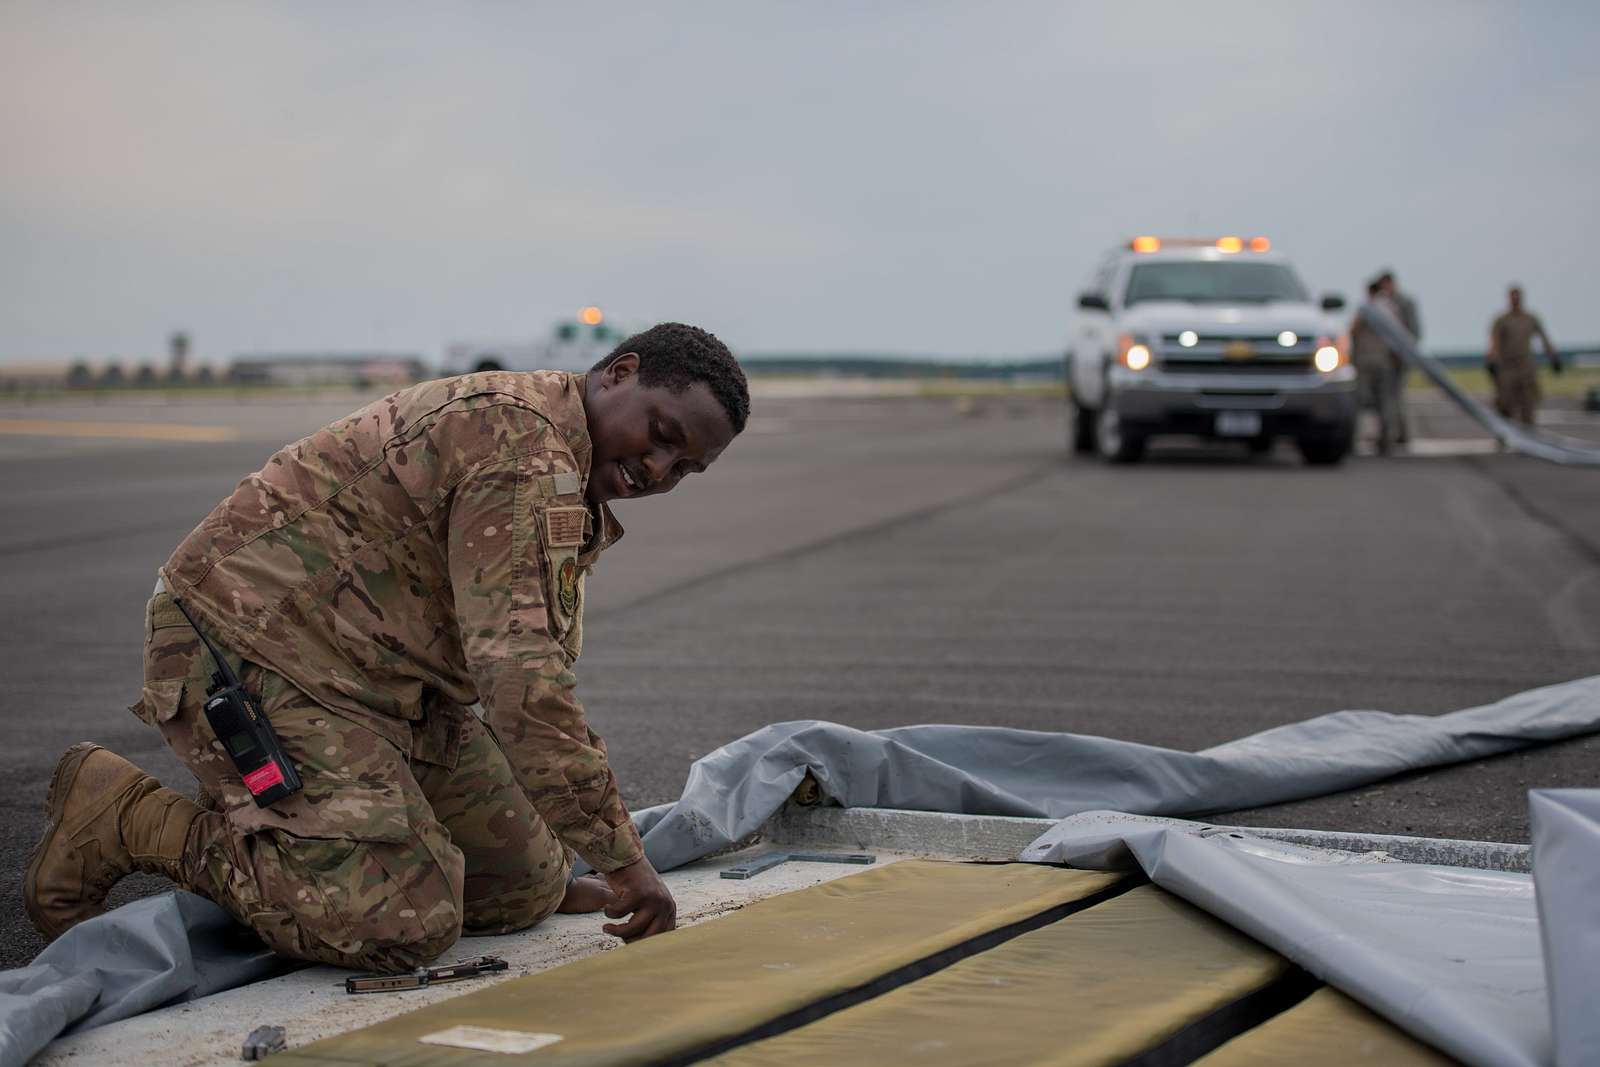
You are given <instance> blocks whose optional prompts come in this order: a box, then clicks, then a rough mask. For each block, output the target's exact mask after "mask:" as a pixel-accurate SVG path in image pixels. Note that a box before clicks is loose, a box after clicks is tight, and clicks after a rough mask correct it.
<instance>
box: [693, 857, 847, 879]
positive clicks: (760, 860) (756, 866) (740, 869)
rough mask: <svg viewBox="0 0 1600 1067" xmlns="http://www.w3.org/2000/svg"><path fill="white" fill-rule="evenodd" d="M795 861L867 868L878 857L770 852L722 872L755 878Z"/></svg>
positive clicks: (725, 874)
mask: <svg viewBox="0 0 1600 1067" xmlns="http://www.w3.org/2000/svg"><path fill="white" fill-rule="evenodd" d="M790 860H794V861H795V862H796V863H859V864H862V865H863V866H865V865H866V864H869V863H876V862H877V861H878V857H876V856H872V855H869V854H867V853H865V852H769V853H767V854H766V855H765V856H758V857H756V858H755V859H753V860H751V861H750V862H749V863H741V864H739V865H737V866H735V867H729V868H728V869H727V870H725V871H723V872H722V877H724V878H740V879H742V878H754V877H755V876H756V875H758V874H760V873H761V872H762V871H770V870H772V868H774V867H776V866H777V865H778V864H780V863H787V862H789V861H790Z"/></svg>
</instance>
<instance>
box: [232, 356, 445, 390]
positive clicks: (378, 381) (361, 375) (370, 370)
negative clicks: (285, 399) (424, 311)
mask: <svg viewBox="0 0 1600 1067" xmlns="http://www.w3.org/2000/svg"><path fill="white" fill-rule="evenodd" d="M425 377H427V366H426V365H425V364H424V363H423V361H422V358H421V357H420V356H414V355H410V354H407V353H396V352H261V353H248V354H245V355H238V356H234V357H233V362H232V363H231V364H229V366H228V380H229V381H230V382H234V383H235V384H238V385H290V386H312V385H353V386H357V387H360V388H366V387H367V386H370V385H409V384H410V383H412V382H415V381H420V380H422V379H423V378H425Z"/></svg>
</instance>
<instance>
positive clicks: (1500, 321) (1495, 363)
mask: <svg viewBox="0 0 1600 1067" xmlns="http://www.w3.org/2000/svg"><path fill="white" fill-rule="evenodd" d="M1506 299H1507V300H1508V301H1509V302H1510V305H1511V306H1510V307H1509V308H1508V309H1507V310H1505V311H1503V312H1501V313H1500V315H1499V316H1498V317H1496V318H1495V320H1494V322H1493V323H1492V324H1491V325H1490V326H1489V354H1488V362H1489V368H1490V371H1491V373H1492V374H1493V375H1494V383H1495V400H1494V406H1495V408H1496V410H1498V411H1499V412H1500V414H1502V415H1504V416H1505V417H1506V418H1508V419H1515V420H1517V421H1518V422H1521V423H1525V424H1527V425H1529V426H1532V425H1533V423H1534V417H1535V415H1536V414H1537V412H1538V410H1539V369H1538V365H1537V364H1536V363H1535V362H1534V359H1533V339H1534V338H1535V337H1538V338H1539V342H1540V343H1541V344H1542V345H1543V346H1544V354H1545V358H1547V359H1549V360H1550V369H1551V370H1553V371H1555V372H1556V373H1558V374H1559V373H1560V372H1561V355H1560V353H1558V352H1557V351H1556V347H1555V345H1553V344H1551V343H1550V338H1549V336H1548V335H1547V334H1546V333H1545V332H1544V324H1543V323H1541V322H1540V321H1539V317H1538V316H1537V315H1534V314H1533V313H1532V312H1529V311H1525V310H1523V307H1522V287H1521V286H1520V285H1512V286H1511V288H1510V289H1509V290H1508V291H1507V292H1506Z"/></svg>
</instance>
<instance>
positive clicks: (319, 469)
mask: <svg viewBox="0 0 1600 1067" xmlns="http://www.w3.org/2000/svg"><path fill="white" fill-rule="evenodd" d="M580 383H581V376H579V375H569V374H557V373H553V372H540V373H536V374H508V373H489V374H474V375H466V376H464V377H460V378H453V379H447V380H444V381H438V382H430V383H425V384H423V385H419V386H415V387H413V388H411V389H407V390H403V391H402V392H399V393H396V394H395V395H393V396H390V397H387V398H385V399H383V400H380V401H378V402H376V403H374V404H372V405H369V406H368V407H366V408H364V409H362V410H361V411H358V412H356V413H355V414H353V415H351V416H349V417H348V418H346V419H343V420H341V421H339V422H336V423H334V424H333V425H331V426H329V427H327V428H325V429H323V430H320V431H318V432H317V433H315V434H313V435H311V436H310V437H308V438H305V439H304V440H302V441H299V442H297V443H295V444H293V445H290V446H288V447H287V448H285V449H283V450H281V451H279V452H278V453H277V454H275V455H274V456H272V457H271V458H270V459H269V460H268V461H267V464H266V466H265V467H263V468H262V470H261V471H260V472H258V473H256V474H253V475H251V476H250V477H248V478H246V479H245V480H244V481H243V482H241V483H240V485H239V487H238V488H237V489H236V490H235V491H234V493H233V495H232V496H230V497H229V498H228V499H227V500H225V501H223V502H222V503H221V504H220V505H218V506H217V508H216V509H215V510H214V511H212V513H211V514H210V515H209V516H208V517H207V518H206V519H205V520H204V521H203V522H202V523H201V524H200V525H199V526H198V527H197V528H196V529H195V530H194V532H193V533H191V534H190V535H189V537H188V538H187V539H186V540H185V541H184V542H183V544H182V545H180V546H179V547H178V549H177V551H176V552H175V553H173V556H172V558H171V559H170V560H169V561H168V562H167V565H166V566H165V567H164V568H162V572H161V573H162V578H163V580H164V583H165V587H166V589H167V590H168V591H170V592H171V593H173V594H176V595H177V596H179V597H181V598H182V599H183V600H184V603H185V605H186V606H188V607H189V609H190V611H191V612H194V613H195V614H196V616H197V617H198V618H199V620H200V622H201V625H202V626H204V627H205V628H206V630H207V633H208V636H210V637H212V638H213V640H216V641H220V642H221V643H222V644H223V645H225V646H226V648H227V649H228V650H229V651H230V653H231V654H234V655H237V656H238V657H239V659H238V662H237V666H238V667H239V669H240V671H241V677H242V678H243V679H244V681H245V682H246V684H247V685H248V686H250V687H251V688H254V689H256V690H257V691H258V692H259V693H260V695H261V697H262V700H263V702H264V705H265V709H266V711H267V713H268V716H269V717H270V719H271V720H272V724H273V728H274V729H275V730H276V732H277V734H278V736H279V738H280V740H281V741H282V742H283V744H284V747H285V748H286V749H287V751H288V752H289V754H290V756H291V758H293V759H294V760H295V762H296V764H297V765H298V766H299V768H300V774H301V777H302V779H303V781H304V783H305V789H304V791H303V792H301V793H298V794H296V795H294V796H292V797H290V798H288V799H286V800H284V801H281V802H279V803H277V804H275V805H273V806H272V807H270V808H257V807H256V806H255V803H254V801H253V800H252V799H251V797H250V795H249V793H248V792H247V791H246V790H245V789H244V786H243V784H242V782H241V781H240V780H239V776H238V774H237V772H236V771H235V770H234V768H233V766H232V764H231V763H230V762H229V761H228V759H227V758H226V756H225V755H224V753H223V752H222V750H221V746H220V742H218V741H217V740H216V738H215V736H214V735H213V734H212V732H211V730H210V727H209V725H208V724H207V723H206V721H205V718H204V715H203V714H202V712H201V710H200V708H201V704H202V702H203V700H204V690H205V681H206V679H207V677H208V676H209V673H210V665H209V662H208V661H207V659H206V657H205V655H204V653H203V649H202V648H201V646H200V644H199V641H198V639H197V638H196V637H195V635H194V632H193V630H192V629H189V628H188V626H187V624H186V623H184V621H183V618H182V616H181V614H179V613H178V612H177V610H176V608H175V606H174V605H173V604H172V602H171V598H170V597H169V596H167V595H166V594H165V593H161V592H158V593H157V595H156V596H155V597H154V598H153V599H152V600H151V603H150V606H149V618H148V627H147V634H148V637H147V643H146V655H145V687H144V693H143V698H142V699H141V700H140V702H139V703H138V704H137V705H135V708H134V710H135V712H136V713H137V714H138V715H139V716H140V717H141V718H143V719H144V720H145V721H147V722H151V723H153V724H155V725H157V726H158V727H159V728H160V729H161V731H162V735H163V737H164V738H165V739H166V741H167V743H168V744H169V745H170V746H171V747H172V749H173V751H174V752H176V753H177V755H178V757H179V758H180V759H181V760H183V762H184V763H185V764H186V765H187V766H188V767H189V768H190V770H192V771H193V772H194V773H195V775H196V777H198V778H199V779H200V782H201V785H202V786H203V787H204V789H205V790H206V792H208V793H209V794H210V795H211V796H212V797H214V798H216V800H217V801H218V804H219V806H220V808H221V812H220V813H208V814H206V815H204V816H202V817H201V821H200V822H199V823H198V824H197V825H198V826H199V829H197V830H196V831H194V832H192V833H191V836H190V839H189V847H188V848H187V850H186V855H185V864H184V866H185V870H186V872H192V873H193V875H194V877H193V879H192V880H193V881H194V883H195V885H194V888H196V889H197V890H198V891H200V892H202V893H205V894H206V895H208V896H210V897H212V898H213V899H215V900H217V901H218V903H221V904H222V905H224V906H225V907H227V908H228V909H229V910H230V911H232V912H233V914H234V915H236V916H237V917H238V918H239V919H241V920H242V921H244V922H245V923H247V924H249V925H250V926H252V927H253V928H255V929H256V930H257V931H258V932H259V933H260V934H261V935H262V936H263V937H264V938H265V939H266V940H267V942H268V943H269V944H270V945H272V947H274V948H275V949H277V950H278V951H280V952H284V953H286V954H288V955H292V956H296V957H300V958H306V959H316V960H322V961H326V962H332V963H340V964H346V965H356V966H366V967H379V968H385V969H393V968H396V967H402V968H403V967H408V966H413V965H415V963H417V962H419V961H420V960H423V959H428V958H431V957H432V956H435V955H437V954H438V953H439V952H442V951H443V950H444V949H445V948H447V947H448V946H449V945H450V944H451V943H452V942H453V941H454V940H455V938H456V936H457V935H458V934H459V933H460V932H461V930H462V929H463V928H465V930H466V931H467V932H469V933H489V932H501V931H505V930H513V929H518V928H521V927H525V926H528V925H531V924H532V923H535V922H538V921H539V920H540V919H542V918H544V917H545V916H546V915H548V914H549V913H550V912H551V911H553V910H554V909H555V906H556V905H557V904H558V903H559V902H560V899H561V896H562V894H563V892H564V887H565V882H566V876H567V870H568V866H569V861H568V857H567V855H566V849H564V848H563V845H565V846H567V847H569V848H570V849H572V850H573V851H575V852H576V853H577V854H578V855H580V856H582V857H583V858H584V859H585V860H586V861H588V862H589V863H590V864H591V865H593V866H594V867H596V868H597V869H599V870H601V871H611V870H615V869H616V868H619V867H623V866H626V865H627V864H629V863H632V862H634V861H635V860H637V859H639V858H640V857H641V856H642V855H643V850H642V847H641V845H640V842H639V837H638V833H637V832H636V831H635V829H634V827H633V823H632V820H631V819H630V818H629V816H628V812H627V809H626V808H625V807H624V805H623V803H622V798H621V795H620V794H619V792H618V790H617V784H616V780H615V777H614V776H613V775H612V773H611V770H610V768H609V766H608V765H607V762H606V754H605V746H604V744H603V743H602V742H601V740H600V738H599V737H598V736H596V735H595V734H594V732H593V731H591V730H589V729H588V727H587V726H586V725H585V722H584V715H583V708H582V706H581V704H580V703H579V702H578V700H577V698H576V696H575V695H574V692H573V689H574V686H575V685H576V678H575V677H574V676H573V674H572V670H571V668H572V664H573V662H574V661H575V660H576V658H577V656H578V653H579V651H580V649H581V645H582V610H583V582H584V577H585V575H586V574H587V573H588V571H589V570H590V568H591V567H592V566H593V564H594V561H595V559H596V557H597V556H598V555H599V553H600V552H601V551H602V550H603V549H604V548H606V547H608V546H609V545H611V544H612V543H614V542H615V541H616V540H617V538H618V537H620V536H621V528H620V527H619V526H618V525H617V524H616V520H615V518H614V517H613V516H612V515H611V513H610V511H609V509H607V508H605V507H603V506H602V507H601V508H600V509H599V510H598V512H591V511H590V510H589V509H588V507H587V506H586V505H585V502H584V497H583V488H584V484H585V482H586V481H587V478H588V475H589V461H590V443H589V439H588V431H587V423H586V417H585V414H584V407H583V401H582V394H581V391H580ZM474 702H479V703H481V704H482V706H483V713H484V714H483V721H482V722H479V721H478V718H477V716H475V715H474V714H473V713H472V712H471V711H470V710H469V708H468V705H470V704H472V703H474Z"/></svg>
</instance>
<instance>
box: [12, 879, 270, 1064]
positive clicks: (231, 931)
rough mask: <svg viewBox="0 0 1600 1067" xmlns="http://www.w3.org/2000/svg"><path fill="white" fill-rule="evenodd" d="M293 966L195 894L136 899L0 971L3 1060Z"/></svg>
mask: <svg viewBox="0 0 1600 1067" xmlns="http://www.w3.org/2000/svg"><path fill="white" fill-rule="evenodd" d="M290 966H293V965H292V964H287V963H286V962H285V961H284V960H281V959H279V958H278V957H276V956H274V955H273V954H272V953H271V952H270V951H268V949H267V947H266V946H265V945H263V944H262V943H261V942H260V940H258V939H257V938H256V936H255V935H254V934H253V933H251V932H250V931H249V930H247V929H245V928H244V927H242V926H240V925H239V924H238V923H236V922H234V921H233V917H232V916H231V915H229V914H228V913H227V912H225V911H223V910H222V909H221V908H219V907H217V906H216V905H215V904H213V903H211V902H210V901H209V900H204V899H202V898H200V897H197V896H195V895H194V894H193V893H164V894H162V895H160V896H155V897H145V898H144V899H143V900H136V901H134V902H133V903H131V904H127V905H124V906H123V907H120V908H118V909H117V910H116V911H114V912H112V913H111V914H110V915H107V916H102V917H101V918H100V919H97V920H94V921H92V922H86V923H82V924H80V925H78V926H76V927H74V928H73V929H71V930H68V931H67V932H66V933H65V934H63V935H62V936H61V937H59V938H57V939H56V940H55V941H54V942H53V943H52V944H51V945H50V946H49V947H48V948H46V949H45V950H44V951H43V952H41V953H39V955H38V956H36V957H35V958H34V961H33V962H32V963H31V964H29V965H28V966H26V967H19V968H17V969H16V970H11V971H0V1065H3V1067H14V1065H17V1064H21V1063H25V1062H26V1061H27V1059H28V1057H30V1056H32V1055H33V1054H34V1053H35V1052H36V1051H38V1050H39V1049H41V1048H43V1047H44V1046H45V1044H46V1043H47V1042H49V1041H50V1040H51V1039H53V1038H54V1037H55V1036H56V1035H57V1034H60V1033H62V1032H64V1031H69V1030H87V1029H89V1028H91V1027H95V1026H100V1025H103V1024H105V1023H109V1022H115V1021H116V1020H118V1019H125V1018H127V1017H128V1016H130V1015H137V1014H139V1013H140V1012H143V1011H149V1010H150V1009H151V1008H156V1007H160V1006H161V1005H162V1004H168V1003H171V1002H173V1001H178V1000H192V999H194V998H195V997H203V996H206V995H207V994H209V993H216V992H220V991H221V990H224V989H232V988H233V987H235V986H241V985H244V984H245V983H246V982H254V981H256V980H257V979H261V978H266V977H269V976H270V975H273V974H279V973H282V972H283V971H284V970H286V969H287V968H288V967H290Z"/></svg>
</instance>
